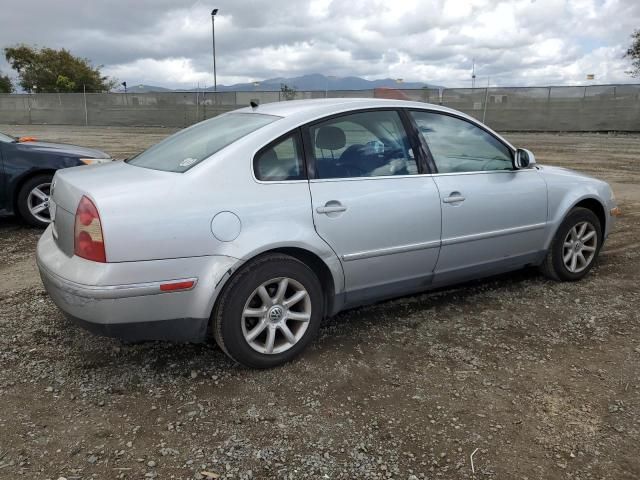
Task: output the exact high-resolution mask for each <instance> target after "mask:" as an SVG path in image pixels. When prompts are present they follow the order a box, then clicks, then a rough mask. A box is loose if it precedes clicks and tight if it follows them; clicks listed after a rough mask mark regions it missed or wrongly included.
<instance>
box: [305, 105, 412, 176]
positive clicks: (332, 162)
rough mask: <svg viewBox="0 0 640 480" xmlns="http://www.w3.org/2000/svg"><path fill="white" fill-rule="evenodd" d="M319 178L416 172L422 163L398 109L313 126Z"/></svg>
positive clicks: (345, 116)
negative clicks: (408, 136) (417, 156)
mask: <svg viewBox="0 0 640 480" xmlns="http://www.w3.org/2000/svg"><path fill="white" fill-rule="evenodd" d="M309 131H310V136H311V142H312V147H313V155H314V158H315V171H316V177H317V178H352V177H379V176H387V175H415V174H417V173H418V166H417V163H416V159H415V156H414V154H413V151H412V150H411V146H410V144H409V140H408V138H407V134H406V131H405V129H404V126H403V125H402V121H401V120H400V116H399V115H398V112H395V111H392V110H382V111H370V112H361V113H354V114H350V115H343V116H340V117H337V118H333V119H331V120H327V121H325V122H322V123H318V124H315V125H313V126H311V127H310V128H309Z"/></svg>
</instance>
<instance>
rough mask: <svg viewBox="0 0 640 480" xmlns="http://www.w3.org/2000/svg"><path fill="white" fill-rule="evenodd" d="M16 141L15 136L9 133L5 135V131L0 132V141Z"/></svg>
mask: <svg viewBox="0 0 640 480" xmlns="http://www.w3.org/2000/svg"><path fill="white" fill-rule="evenodd" d="M15 141H16V139H15V138H13V137H11V136H9V135H5V134H4V133H0V142H3V143H12V142H15Z"/></svg>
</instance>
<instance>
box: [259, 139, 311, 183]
mask: <svg viewBox="0 0 640 480" xmlns="http://www.w3.org/2000/svg"><path fill="white" fill-rule="evenodd" d="M253 169H254V172H255V175H256V178H257V179H258V180H264V181H282V180H304V179H306V175H305V173H304V163H303V161H302V154H301V148H300V142H299V141H298V135H297V134H291V135H289V136H287V137H286V138H285V139H284V140H280V141H278V142H276V143H275V144H273V145H271V146H269V147H267V148H266V149H264V150H262V151H261V152H259V153H258V155H256V158H255V161H254V163H253Z"/></svg>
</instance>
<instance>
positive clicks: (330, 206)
mask: <svg viewBox="0 0 640 480" xmlns="http://www.w3.org/2000/svg"><path fill="white" fill-rule="evenodd" d="M346 210H347V207H345V206H344V205H341V204H340V203H337V202H327V204H326V205H325V206H324V207H318V208H316V212H318V213H338V212H344V211H346Z"/></svg>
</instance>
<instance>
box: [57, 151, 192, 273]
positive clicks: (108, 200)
mask: <svg viewBox="0 0 640 480" xmlns="http://www.w3.org/2000/svg"><path fill="white" fill-rule="evenodd" d="M179 177H180V174H176V173H167V172H161V171H157V170H150V169H146V168H139V167H135V166H132V165H129V164H127V163H125V162H121V161H116V162H111V163H105V164H101V165H88V166H80V167H73V168H65V169H61V170H58V171H57V172H56V174H55V176H54V178H53V182H52V185H51V195H50V210H51V214H52V225H53V226H52V229H53V237H54V239H55V241H56V243H57V244H58V246H59V248H60V249H61V250H62V251H63V252H64V253H65V254H66V255H67V256H72V255H73V247H74V225H75V213H76V210H77V208H78V204H79V203H80V199H81V198H82V197H83V196H87V197H88V198H89V199H91V201H92V202H93V203H94V204H95V205H96V207H97V209H98V212H99V214H100V217H101V222H102V227H103V231H104V230H106V229H107V228H108V226H109V224H110V220H111V219H112V217H113V206H114V204H116V205H117V208H118V209H120V210H123V209H127V208H128V209H133V208H136V207H137V206H139V204H140V203H141V201H142V202H144V203H145V204H146V203H148V202H149V201H151V202H153V201H154V200H158V201H159V199H160V198H162V196H164V195H166V193H167V192H168V191H169V190H171V188H172V185H173V184H174V183H175V182H176V181H177V179H178V178H179ZM143 199H144V200H143ZM104 212H109V215H107V218H106V219H105V215H104ZM115 213H118V212H115ZM109 217H111V218H109ZM131 234H132V236H133V237H135V232H131ZM108 236H109V235H107V234H106V233H105V237H107V238H108ZM105 244H108V240H106V241H105ZM107 248H108V246H107ZM111 260H112V261H117V260H116V259H111ZM107 261H110V259H109V256H108V252H107Z"/></svg>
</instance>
